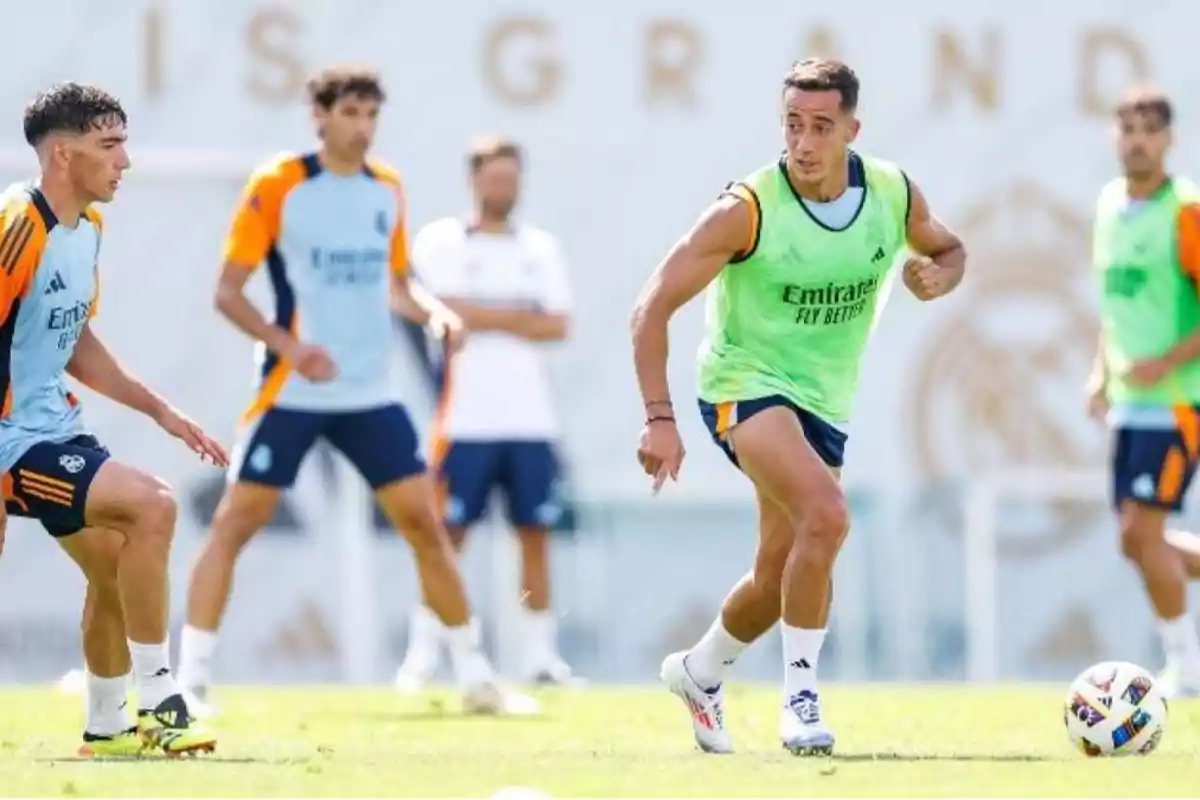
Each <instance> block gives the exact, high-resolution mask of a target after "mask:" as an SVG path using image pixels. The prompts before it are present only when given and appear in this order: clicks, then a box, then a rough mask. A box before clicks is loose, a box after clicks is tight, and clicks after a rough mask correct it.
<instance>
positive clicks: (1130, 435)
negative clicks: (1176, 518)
mask: <svg viewBox="0 0 1200 800" xmlns="http://www.w3.org/2000/svg"><path fill="white" fill-rule="evenodd" d="M1114 434H1115V441H1114V443H1113V449H1112V499H1113V505H1114V507H1116V508H1117V509H1118V510H1119V509H1120V508H1121V505H1122V504H1123V503H1125V501H1126V500H1130V501H1133V502H1135V503H1138V504H1140V505H1143V506H1147V507H1149V508H1157V509H1161V510H1163V511H1179V510H1180V509H1182V508H1183V498H1184V495H1186V494H1187V490H1188V487H1189V486H1191V483H1192V478H1193V477H1194V476H1195V474H1196V453H1195V452H1193V448H1189V447H1188V446H1187V443H1186V442H1185V441H1184V437H1183V435H1182V434H1181V433H1180V431H1179V430H1178V429H1170V428H1162V429H1145V428H1126V427H1117V428H1116V430H1115V431H1114Z"/></svg>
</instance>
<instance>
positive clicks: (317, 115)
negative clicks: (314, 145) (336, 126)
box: [312, 103, 329, 139]
mask: <svg viewBox="0 0 1200 800" xmlns="http://www.w3.org/2000/svg"><path fill="white" fill-rule="evenodd" d="M327 119H329V112H328V111H327V110H325V109H324V108H323V107H322V106H321V104H320V103H313V106H312V121H313V125H314V126H315V127H316V129H317V138H318V139H324V138H325V121H326V120H327Z"/></svg>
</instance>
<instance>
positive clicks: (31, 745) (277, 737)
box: [0, 685, 1200, 797]
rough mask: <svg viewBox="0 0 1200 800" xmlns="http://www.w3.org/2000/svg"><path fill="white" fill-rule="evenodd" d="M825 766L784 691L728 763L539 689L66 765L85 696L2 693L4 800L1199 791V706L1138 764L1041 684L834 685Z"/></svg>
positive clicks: (635, 694)
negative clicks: (790, 739) (791, 730)
mask: <svg viewBox="0 0 1200 800" xmlns="http://www.w3.org/2000/svg"><path fill="white" fill-rule="evenodd" d="M824 694H825V696H826V698H827V699H826V703H827V706H828V712H827V713H828V715H829V718H830V721H831V723H832V725H833V726H834V729H835V731H836V732H837V735H838V754H837V755H836V756H835V757H833V758H832V759H820V760H798V759H796V758H794V757H792V756H790V755H788V754H786V753H785V752H784V751H783V750H781V749H780V748H779V746H778V744H777V743H776V740H775V704H776V694H775V692H774V691H773V690H768V689H748V688H741V689H734V690H733V691H732V692H731V695H730V708H729V721H730V725H731V727H732V730H733V732H734V735H735V737H736V742H737V744H738V746H739V752H738V753H737V754H736V755H732V756H702V755H700V754H699V753H697V752H695V751H693V749H692V743H691V735H690V727H689V724H688V721H687V718H686V714H685V712H684V711H683V708H682V706H681V705H680V704H679V703H678V701H677V700H675V699H674V698H673V697H671V696H669V695H666V694H664V693H663V692H662V691H661V690H656V689H650V688H631V689H590V690H583V691H552V692H551V691H547V692H545V693H542V694H541V695H540V697H541V699H542V700H543V703H544V707H545V712H546V713H545V714H544V715H543V716H542V717H540V718H536V719H507V720H506V719H490V720H489V719H466V718H462V717H460V716H457V715H456V714H455V713H454V709H455V708H456V706H455V700H454V697H453V695H450V694H445V693H443V694H435V695H432V696H430V697H425V698H420V699H417V698H405V697H399V696H397V695H394V694H392V693H391V692H389V691H386V690H353V689H323V688H322V689H289V690H258V689H253V690H252V689H226V690H224V691H222V692H221V693H219V695H218V698H217V699H218V701H219V702H221V704H222V706H223V708H224V715H223V716H222V717H221V718H220V719H219V723H220V724H219V730H220V733H221V737H222V738H221V741H220V746H219V748H218V752H217V754H216V756H215V757H206V758H203V759H196V760H191V761H165V760H159V759H153V760H151V759H142V760H139V761H136V762H101V763H97V762H90V761H81V760H77V759H74V758H73V755H74V751H75V748H76V746H77V744H78V733H79V727H80V720H81V716H80V714H81V712H80V708H79V706H80V700H79V699H78V698H72V697H64V696H62V695H59V694H57V693H56V692H54V691H52V690H49V689H12V690H0V795H5V796H156V797H178V796H197V795H200V796H229V797H245V796H293V797H294V796H333V795H341V796H351V797H355V796H423V797H436V796H456V797H488V796H490V795H492V794H494V793H495V792H496V791H497V790H499V789H501V788H504V787H511V786H526V787H536V788H538V789H540V790H541V791H543V792H545V793H547V794H549V795H551V796H576V797H579V796H584V797H618V796H643V797H645V796H674V797H687V796H710V797H712V796H726V797H730V796H740V797H752V796H759V797H762V796H777V797H778V796H789V797H803V796H830V795H834V796H837V795H840V796H862V795H907V796H913V795H917V796H1014V795H1016V796H1022V795H1026V796H1072V797H1147V796H1149V797H1155V796H1163V797H1166V796H1174V797H1189V796H1196V795H1197V794H1198V793H1200V755H1198V754H1200V701H1193V702H1192V703H1190V704H1189V703H1182V702H1181V703H1176V704H1174V705H1173V706H1172V716H1171V727H1170V729H1169V730H1168V731H1167V734H1166V736H1165V738H1164V740H1163V744H1162V746H1161V747H1160V748H1159V750H1158V752H1156V753H1154V754H1153V755H1151V756H1149V757H1147V758H1128V759H1109V760H1089V759H1085V758H1084V757H1083V756H1080V755H1078V754H1076V753H1075V752H1074V751H1073V750H1071V749H1070V747H1069V745H1068V743H1067V740H1066V735H1065V733H1064V730H1063V725H1062V705H1061V701H1060V692H1059V691H1056V690H1054V689H1049V688H1027V687H1020V688H1017V687H1014V688H998V689H971V688H955V687H908V686H884V685H872V686H853V687H852V686H842V687H831V688H829V689H827V690H826V692H825V693H824Z"/></svg>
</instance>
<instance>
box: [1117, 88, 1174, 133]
mask: <svg viewBox="0 0 1200 800" xmlns="http://www.w3.org/2000/svg"><path fill="white" fill-rule="evenodd" d="M1126 114H1153V115H1154V116H1156V117H1158V118H1159V120H1161V121H1162V124H1163V125H1165V126H1167V127H1170V125H1171V120H1173V119H1174V118H1175V109H1174V108H1173V107H1172V106H1171V99H1170V98H1169V97H1167V95H1166V93H1165V92H1163V91H1162V90H1161V89H1157V88H1155V87H1153V86H1138V87H1135V88H1133V89H1130V90H1129V91H1128V92H1126V93H1125V96H1124V97H1123V98H1122V99H1121V102H1119V103H1117V107H1116V115H1117V116H1118V117H1123V116H1125V115H1126Z"/></svg>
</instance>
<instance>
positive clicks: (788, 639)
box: [779, 621, 825, 703]
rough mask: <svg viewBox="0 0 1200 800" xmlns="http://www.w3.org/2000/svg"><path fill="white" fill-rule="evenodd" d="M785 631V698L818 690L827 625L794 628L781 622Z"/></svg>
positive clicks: (788, 698) (780, 625)
mask: <svg viewBox="0 0 1200 800" xmlns="http://www.w3.org/2000/svg"><path fill="white" fill-rule="evenodd" d="M779 628H780V630H781V631H782V633H783V701H784V703H787V702H789V701H790V700H791V699H792V698H793V697H795V696H796V695H797V694H800V693H801V692H816V690H817V659H818V658H819V657H820V655H821V646H822V645H823V644H824V643H825V629H824V628H793V627H792V626H791V625H788V624H787V623H786V622H782V621H781V622H780V623H779Z"/></svg>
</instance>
